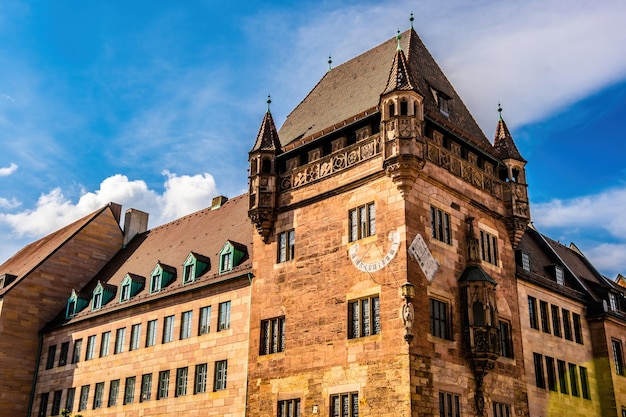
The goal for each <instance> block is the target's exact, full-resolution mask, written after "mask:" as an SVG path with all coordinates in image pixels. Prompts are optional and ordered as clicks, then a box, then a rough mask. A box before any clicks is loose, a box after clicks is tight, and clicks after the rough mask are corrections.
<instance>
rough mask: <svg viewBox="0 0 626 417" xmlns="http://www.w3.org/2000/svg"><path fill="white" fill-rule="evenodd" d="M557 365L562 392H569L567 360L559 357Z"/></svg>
mask: <svg viewBox="0 0 626 417" xmlns="http://www.w3.org/2000/svg"><path fill="white" fill-rule="evenodd" d="M556 367H557V370H558V371H559V386H560V387H561V392H562V393H563V394H568V389H567V369H566V368H565V362H563V361H562V360H559V359H557V361H556Z"/></svg>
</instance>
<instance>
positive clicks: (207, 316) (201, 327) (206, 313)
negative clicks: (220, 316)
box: [198, 306, 211, 336]
mask: <svg viewBox="0 0 626 417" xmlns="http://www.w3.org/2000/svg"><path fill="white" fill-rule="evenodd" d="M199 315H200V318H199V319H198V336H201V335H203V334H207V333H210V332H211V306H205V307H200V313H199Z"/></svg>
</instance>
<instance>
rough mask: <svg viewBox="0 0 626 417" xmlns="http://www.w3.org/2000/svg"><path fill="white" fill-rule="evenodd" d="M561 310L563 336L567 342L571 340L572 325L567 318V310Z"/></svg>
mask: <svg viewBox="0 0 626 417" xmlns="http://www.w3.org/2000/svg"><path fill="white" fill-rule="evenodd" d="M562 310H563V335H564V336H565V338H566V339H567V340H572V325H571V323H570V318H569V310H566V309H562Z"/></svg>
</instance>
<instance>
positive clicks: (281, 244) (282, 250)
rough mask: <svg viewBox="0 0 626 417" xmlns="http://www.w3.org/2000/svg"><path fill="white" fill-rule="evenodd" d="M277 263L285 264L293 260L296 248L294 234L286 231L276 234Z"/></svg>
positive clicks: (292, 231) (291, 231)
mask: <svg viewBox="0 0 626 417" xmlns="http://www.w3.org/2000/svg"><path fill="white" fill-rule="evenodd" d="M277 240H278V262H279V263H280V262H286V261H289V260H291V259H293V257H294V255H295V248H296V232H295V231H294V230H293V229H292V230H288V231H286V232H282V233H279V234H278V237H277Z"/></svg>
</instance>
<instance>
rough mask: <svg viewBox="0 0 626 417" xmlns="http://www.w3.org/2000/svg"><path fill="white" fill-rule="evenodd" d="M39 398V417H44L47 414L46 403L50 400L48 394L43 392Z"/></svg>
mask: <svg viewBox="0 0 626 417" xmlns="http://www.w3.org/2000/svg"><path fill="white" fill-rule="evenodd" d="M39 398H40V399H39V417H46V415H47V414H48V401H49V400H50V393H49V392H43V393H41V396H40V397H39Z"/></svg>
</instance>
